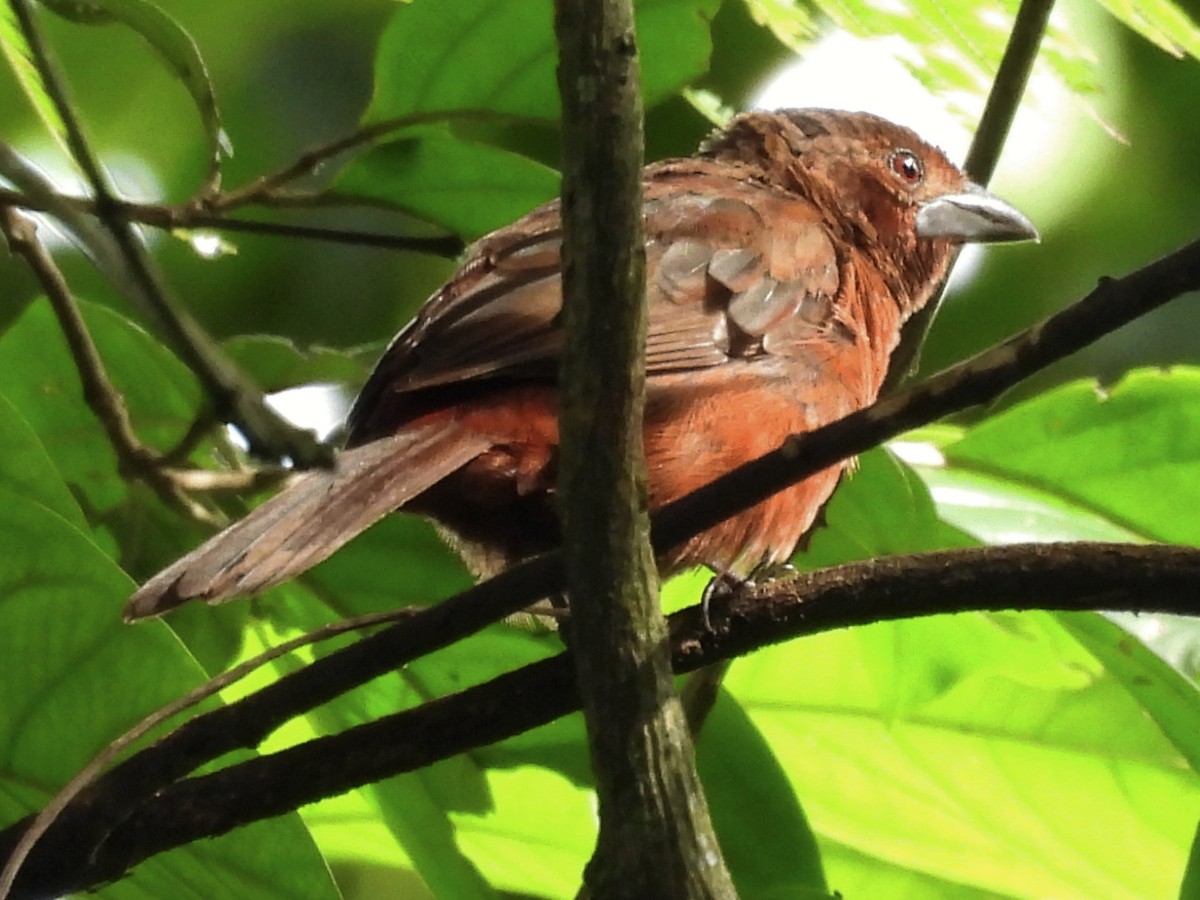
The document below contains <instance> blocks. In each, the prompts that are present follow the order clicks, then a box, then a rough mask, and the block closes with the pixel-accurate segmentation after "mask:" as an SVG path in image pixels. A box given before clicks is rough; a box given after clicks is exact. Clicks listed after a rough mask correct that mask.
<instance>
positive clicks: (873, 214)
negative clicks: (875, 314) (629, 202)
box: [701, 109, 1038, 302]
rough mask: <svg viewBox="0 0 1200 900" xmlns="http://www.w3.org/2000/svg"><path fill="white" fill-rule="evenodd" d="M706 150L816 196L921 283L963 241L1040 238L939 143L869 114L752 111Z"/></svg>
mask: <svg viewBox="0 0 1200 900" xmlns="http://www.w3.org/2000/svg"><path fill="white" fill-rule="evenodd" d="M701 154H702V155H703V156H706V157H709V158H712V159H717V160H722V161H725V162H730V163H734V164H737V165H740V166H742V167H744V168H745V169H746V170H747V171H748V172H749V173H751V174H752V175H754V176H755V177H759V178H761V179H763V180H765V181H768V182H770V183H772V184H775V185H777V186H779V187H782V188H784V189H785V190H788V191H791V192H794V193H797V194H800V195H801V196H804V197H806V198H807V199H809V200H811V201H812V202H813V203H814V204H815V205H816V206H817V207H818V208H819V209H820V211H821V213H822V216H823V218H824V219H825V222H826V225H827V227H828V228H829V229H830V232H831V233H832V234H834V235H837V236H838V237H840V238H842V239H843V240H844V241H846V242H847V244H848V245H849V246H853V247H856V248H858V249H859V250H861V251H862V252H863V253H865V254H866V255H868V256H869V257H872V258H873V260H874V261H875V263H876V266H877V267H878V268H879V269H880V271H881V272H882V273H883V274H884V275H885V277H886V276H889V275H892V276H894V277H900V271H901V270H903V271H904V272H905V273H906V274H910V275H915V276H918V278H919V280H920V281H922V282H924V281H928V280H929V279H930V278H931V277H932V278H934V279H937V278H940V276H941V274H943V273H944V270H945V266H946V265H947V264H948V262H949V259H950V256H951V248H952V246H953V245H955V244H963V243H992V242H1000V241H1023V240H1036V239H1037V236H1038V235H1037V230H1036V229H1035V228H1034V226H1033V224H1032V223H1031V222H1030V221H1029V219H1027V218H1026V217H1025V216H1024V215H1022V214H1021V213H1020V212H1019V211H1018V210H1017V209H1015V208H1014V207H1013V206H1011V205H1009V204H1008V203H1006V202H1005V201H1003V200H1001V199H1000V198H999V197H997V196H996V195H994V194H991V193H989V192H988V191H986V190H984V189H983V188H982V187H980V186H979V185H977V184H975V183H974V182H972V181H971V180H970V179H969V178H967V176H966V175H964V174H963V173H962V171H961V170H959V168H958V167H957V166H955V165H954V164H953V163H952V162H950V160H949V159H947V158H946V155H945V154H944V153H943V152H942V151H941V150H939V149H938V148H937V147H934V146H933V145H931V144H929V143H927V142H926V141H924V140H923V139H922V138H921V137H920V136H918V135H917V134H916V132H914V131H912V130H911V129H908V128H905V127H903V126H900V125H896V124H895V123H893V122H889V121H887V120H886V119H881V118H879V117H878V116H873V115H870V114H868V113H861V112H854V113H852V112H843V111H840V110H828V109H797V110H781V111H778V112H771V113H768V112H751V113H745V114H743V115H740V116H737V117H735V118H734V119H732V120H731V121H730V122H729V124H728V126H727V127H726V128H724V129H723V130H721V131H720V132H718V133H717V134H715V135H713V137H711V138H710V139H709V140H708V141H706V142H705V144H704V145H703V146H702V147H701ZM889 280H890V279H889ZM914 284H915V280H914ZM898 286H899V285H897V287H898ZM908 287H912V286H911V285H910V286H908ZM902 294H906V295H909V296H911V294H912V291H911V290H906V291H903V292H902ZM913 299H916V298H913ZM918 302H920V301H918Z"/></svg>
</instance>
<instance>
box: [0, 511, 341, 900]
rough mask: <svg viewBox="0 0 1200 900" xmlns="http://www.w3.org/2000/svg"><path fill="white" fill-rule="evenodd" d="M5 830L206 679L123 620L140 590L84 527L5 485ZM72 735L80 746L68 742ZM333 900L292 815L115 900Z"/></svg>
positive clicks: (168, 640)
mask: <svg viewBox="0 0 1200 900" xmlns="http://www.w3.org/2000/svg"><path fill="white" fill-rule="evenodd" d="M0 494H2V496H0V543H3V546H4V548H5V552H4V553H3V554H0V658H3V659H4V661H5V676H4V678H3V679H0V721H3V722H6V723H8V727H6V728H4V729H0V759H3V760H4V763H3V766H2V767H0V821H3V822H4V823H9V822H12V821H15V820H16V819H18V818H20V817H22V816H24V815H27V814H29V813H31V812H34V811H36V810H37V809H39V808H40V807H41V806H42V805H43V804H44V803H45V802H46V800H47V799H48V798H49V797H50V795H51V794H52V793H53V792H54V791H55V790H57V789H58V788H59V787H60V786H61V785H62V784H64V783H65V782H66V781H67V780H68V779H69V778H70V777H71V776H73V775H74V774H75V772H76V771H77V770H78V769H79V768H80V767H81V766H82V765H84V764H85V763H86V762H87V761H88V760H90V759H91V758H92V757H93V756H94V755H95V754H96V753H97V752H98V751H100V750H101V749H102V748H104V747H105V746H106V745H107V744H108V743H109V742H110V741H111V740H113V739H114V738H116V737H117V736H118V735H120V734H121V733H123V732H124V731H125V730H126V729H128V728H129V727H130V726H131V725H133V724H134V723H135V722H137V721H139V720H140V719H141V718H142V717H143V716H145V715H146V714H147V713H149V712H151V711H152V710H154V709H157V708H158V707H159V706H161V705H163V704H165V703H167V702H169V701H171V700H173V699H175V698H176V697H177V696H179V695H181V694H183V693H184V692H186V691H187V690H189V689H191V688H192V687H194V686H195V685H196V684H197V683H199V682H200V681H201V680H202V679H203V672H202V671H201V670H200V668H199V667H198V666H197V665H196V663H195V661H194V660H192V659H191V658H190V657H189V656H188V655H187V653H186V652H185V651H184V650H183V648H182V646H181V645H180V644H179V642H178V641H177V640H176V639H175V637H174V636H173V635H172V634H171V632H170V630H169V629H168V628H167V627H166V626H165V625H163V624H161V623H158V622H150V623H146V624H145V625H140V626H138V627H130V626H127V625H124V624H122V622H121V617H120V608H121V604H122V603H123V602H124V600H125V598H126V597H127V596H128V594H129V592H130V590H131V589H132V583H131V582H130V580H129V578H128V577H127V576H126V575H124V574H123V573H122V572H121V571H120V570H119V569H118V568H117V567H116V566H115V565H114V564H113V562H112V561H111V560H109V559H108V558H107V556H106V555H105V554H104V553H103V552H102V551H101V550H100V549H99V548H98V547H96V545H95V544H94V543H92V542H91V541H90V540H89V539H88V538H87V537H86V536H85V535H84V534H83V533H81V532H80V531H79V530H78V529H77V528H76V526H75V525H73V524H72V523H71V522H69V521H67V520H66V519H64V518H62V517H60V516H58V515H57V514H56V513H54V512H52V511H50V510H49V509H47V508H46V507H44V506H42V505H40V504H38V503H36V502H34V501H33V500H31V499H29V498H28V497H26V496H21V495H19V494H15V493H11V492H9V491H8V490H6V489H3V488H0ZM64 736H69V740H64ZM185 895H186V896H204V897H212V898H224V897H228V898H231V900H232V898H239V897H246V896H251V895H252V896H255V897H277V898H280V900H283V898H302V897H303V898H332V897H334V896H336V893H335V891H334V888H333V886H332V884H331V882H330V880H329V876H328V872H327V870H326V868H325V864H324V862H323V860H322V859H321V858H320V856H319V855H318V854H317V853H315V852H314V848H313V846H312V844H311V842H310V841H309V839H308V837H307V835H306V833H305V832H304V830H303V828H302V827H301V826H300V823H299V820H298V819H297V818H296V817H295V816H288V817H283V818H280V819H277V820H273V821H272V822H268V823H259V824H257V825H254V826H251V827H249V828H246V829H241V830H239V831H238V832H237V834H236V835H231V836H226V837H222V838H217V839H214V840H211V841H202V842H198V843H196V844H194V845H190V846H188V847H184V848H180V849H178V850H174V851H171V852H169V853H165V854H163V855H161V856H157V857H154V858H153V859H151V860H148V861H147V862H145V863H143V864H141V865H139V866H138V867H137V868H135V869H134V870H133V872H132V873H131V874H130V875H129V876H127V877H126V878H124V879H122V880H121V881H119V882H117V883H116V884H114V885H112V886H110V887H108V888H106V889H105V890H104V892H103V896H105V897H112V898H126V897H128V898H133V897H147V896H151V897H165V896H185Z"/></svg>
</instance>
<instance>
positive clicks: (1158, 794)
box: [727, 614, 1200, 900]
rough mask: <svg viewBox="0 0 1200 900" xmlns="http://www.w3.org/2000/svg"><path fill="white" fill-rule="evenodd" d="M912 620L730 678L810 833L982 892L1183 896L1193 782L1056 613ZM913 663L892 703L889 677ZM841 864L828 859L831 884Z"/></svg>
mask: <svg viewBox="0 0 1200 900" xmlns="http://www.w3.org/2000/svg"><path fill="white" fill-rule="evenodd" d="M919 626H920V627H919V631H918V630H917V628H916V626H915V625H914V627H913V630H912V632H911V636H912V638H913V639H911V640H909V639H903V640H897V639H896V637H895V635H896V634H897V629H896V625H895V623H885V624H881V625H873V626H869V627H866V628H858V629H851V630H847V631H840V632H834V633H829V634H822V635H817V636H815V637H811V638H805V639H804V640H801V641H795V642H792V643H791V644H788V645H784V646H781V647H775V648H769V649H767V650H765V651H761V652H759V653H756V654H754V655H753V656H751V657H746V658H744V659H741V660H739V661H738V663H737V664H736V665H735V666H734V667H733V669H732V671H731V673H730V676H729V679H728V681H727V686H728V688H729V690H730V692H731V693H732V694H733V695H734V696H735V697H736V698H737V700H738V702H739V703H740V704H741V705H742V707H743V708H744V709H745V710H746V711H747V712H748V713H749V715H750V717H751V718H752V720H753V721H754V723H755V725H756V726H757V727H758V728H759V729H760V731H761V732H762V733H763V735H764V736H765V737H766V739H767V740H768V742H769V743H770V745H771V747H772V749H773V750H774V752H775V754H776V755H777V757H778V758H779V761H780V764H781V766H782V768H783V770H784V771H785V772H786V773H787V775H788V778H789V780H790V781H791V784H792V787H793V790H794V791H795V792H796V795H797V796H798V797H800V798H801V799H802V801H803V803H804V808H805V811H806V812H807V814H808V816H809V818H810V821H811V822H812V824H813V827H814V828H815V829H816V830H817V832H818V835H820V836H821V837H822V838H823V839H824V840H830V841H833V842H836V843H837V844H839V845H841V846H843V847H846V848H849V849H851V850H853V851H855V852H856V853H858V854H863V855H865V856H868V857H872V858H875V859H878V860H881V861H883V862H885V863H887V864H889V865H891V866H896V867H901V868H907V869H912V870H915V871H917V872H920V873H923V874H925V875H928V876H931V877H932V878H935V879H940V880H943V881H946V882H952V883H959V884H963V885H967V886H969V887H971V888H974V889H976V890H978V891H982V892H991V893H995V894H1003V895H1013V896H1047V897H1048V896H1088V897H1105V898H1131V900H1132V898H1142V897H1150V896H1167V895H1168V894H1169V893H1171V892H1173V891H1174V889H1175V885H1176V883H1177V882H1176V878H1177V873H1178V872H1179V871H1180V869H1181V867H1182V861H1183V858H1184V856H1185V854H1186V851H1187V843H1188V840H1189V839H1190V837H1191V833H1192V829H1193V827H1194V826H1195V809H1196V804H1197V802H1200V780H1198V779H1197V778H1196V776H1195V774H1194V773H1192V772H1190V771H1189V770H1187V769H1186V768H1184V767H1182V766H1181V765H1180V759H1179V756H1178V753H1177V751H1176V749H1175V748H1174V747H1173V746H1172V745H1171V744H1170V743H1169V742H1168V741H1166V740H1165V739H1164V738H1163V735H1162V733H1161V732H1160V731H1159V729H1158V728H1157V727H1156V725H1155V724H1154V723H1153V722H1152V721H1150V720H1149V719H1148V718H1147V716H1146V713H1145V711H1144V709H1143V708H1142V706H1141V705H1140V704H1139V703H1138V702H1136V701H1135V700H1134V699H1133V698H1132V697H1131V696H1130V695H1129V694H1128V693H1127V692H1126V691H1125V689H1124V686H1123V685H1121V684H1120V683H1119V682H1118V681H1117V679H1115V678H1114V677H1112V675H1111V674H1109V673H1107V672H1106V671H1105V670H1104V668H1102V667H1101V666H1100V665H1098V664H1097V663H1096V662H1095V660H1093V659H1092V658H1091V657H1090V656H1089V655H1088V654H1086V653H1084V652H1083V651H1082V650H1081V649H1080V648H1079V647H1078V645H1075V644H1074V641H1072V640H1071V638H1070V637H1069V635H1067V633H1066V632H1064V631H1063V629H1062V628H1061V627H1060V626H1059V625H1058V624H1057V622H1056V621H1055V619H1054V618H1053V617H1051V616H1049V615H1029V614H1025V615H1021V616H1008V617H995V616H984V615H974V614H973V615H959V616H944V617H938V618H933V619H925V620H922V621H921V622H920V623H919ZM1006 644H1007V645H1008V646H1009V647H1011V648H1013V649H1014V652H1009V653H1004V652H1002V651H1003V649H1004V647H1005V645H1006ZM976 648H979V653H978V656H979V657H980V659H978V660H977V659H976V656H977V654H976V653H975V650H976ZM914 671H915V672H917V673H920V677H921V679H922V684H921V685H920V689H917V688H911V689H909V691H908V694H909V697H910V700H909V703H908V704H907V705H906V707H905V708H904V709H903V710H902V715H897V714H896V711H895V704H894V701H893V698H892V694H893V692H894V688H893V686H892V685H893V682H895V681H897V680H903V679H911V678H913V676H912V674H910V673H912V672H914ZM1113 834H1120V835H1122V846H1127V847H1136V848H1137V852H1136V853H1113V852H1112V847H1113V845H1112V843H1111V835H1113ZM844 863H851V864H852V863H853V860H852V859H847V858H846V857H845V856H844V855H843V856H838V855H834V856H827V857H826V859H825V864H826V873H827V877H828V880H829V884H830V886H831V887H833V888H839V887H841V885H842V881H843V871H842V870H841V868H840V866H841V865H842V864H844ZM852 877H853V874H852V873H851V872H847V873H846V878H847V880H849V879H851V878H852ZM964 894H965V892H964ZM965 895H967V896H970V894H965ZM884 896H890V895H888V894H884Z"/></svg>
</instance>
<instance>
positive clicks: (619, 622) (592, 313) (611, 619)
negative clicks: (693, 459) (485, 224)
mask: <svg viewBox="0 0 1200 900" xmlns="http://www.w3.org/2000/svg"><path fill="white" fill-rule="evenodd" d="M555 30H556V32H557V35H558V42H559V68H558V83H559V92H560V93H561V95H562V102H563V155H564V167H563V232H564V240H563V258H564V266H563V291H564V304H563V306H564V319H565V328H566V335H567V337H566V341H567V345H566V351H565V353H564V354H563V367H562V392H563V393H562V399H561V406H562V409H561V413H560V421H561V430H562V437H561V460H560V468H559V482H558V483H559V488H560V490H561V492H562V495H563V498H564V501H563V502H564V507H563V522H564V540H565V554H566V556H565V561H566V570H567V585H568V590H569V593H570V598H571V620H570V626H569V627H570V636H571V637H572V639H573V644H574V648H575V651H576V654H575V656H576V661H577V666H576V671H577V674H578V679H579V688H580V692H581V694H582V698H583V708H584V715H585V718H586V720H587V727H588V739H589V744H590V747H591V754H592V765H593V768H594V769H595V773H596V785H597V794H598V798H599V807H600V836H599V839H598V842H597V846H596V851H595V855H594V856H593V858H592V860H591V862H590V863H589V864H588V867H587V872H586V875H585V881H586V886H587V889H588V890H589V891H590V892H591V893H592V895H593V896H596V897H604V898H610V897H628V898H646V897H659V898H674V897H679V898H700V897H732V896H734V892H733V887H732V884H731V882H730V881H729V875H728V873H727V872H726V871H725V866H724V863H723V861H722V859H721V855H720V851H719V849H718V847H717V844H716V838H715V835H714V833H713V830H712V824H711V822H710V821H709V816H708V809H707V806H706V804H705V801H704V796H703V792H702V791H701V788H700V781H699V778H698V776H697V774H696V769H695V762H694V758H693V748H692V742H691V738H690V736H689V734H688V729H687V724H686V722H685V721H684V717H683V712H682V709H681V707H680V705H679V699H678V697H677V696H676V695H675V691H674V687H673V685H672V683H671V668H670V658H669V644H668V640H667V632H666V625H665V622H664V621H663V617H662V613H661V611H660V609H659V602H658V590H657V574H656V571H655V563H654V556H653V553H652V552H651V549H650V543H649V531H650V528H649V517H648V513H647V501H646V484H645V465H644V460H643V459H642V412H643V405H644V387H645V377H646V372H645V359H644V345H645V341H646V303H645V262H646V261H645V250H644V242H643V229H642V212H641V168H642V109H641V97H640V85H639V74H638V64H637V45H636V40H635V36H634V24H633V9H632V3H631V2H630V0H557V2H556V3H555Z"/></svg>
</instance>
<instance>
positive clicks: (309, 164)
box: [196, 109, 518, 212]
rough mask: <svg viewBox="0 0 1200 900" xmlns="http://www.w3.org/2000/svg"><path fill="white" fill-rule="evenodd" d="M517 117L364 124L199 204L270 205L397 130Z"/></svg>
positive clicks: (470, 114) (469, 115) (436, 116)
mask: <svg viewBox="0 0 1200 900" xmlns="http://www.w3.org/2000/svg"><path fill="white" fill-rule="evenodd" d="M516 118H518V117H515V116H511V115H506V114H504V113H497V112H494V111H492V110H486V109H451V110H428V111H424V112H418V113H411V114H409V115H406V116H399V117H397V118H394V119H388V120H386V121H383V122H375V123H373V124H370V125H364V126H363V127H362V128H359V129H358V130H357V131H354V132H351V133H350V134H348V135H344V136H342V137H340V138H337V139H336V140H333V141H330V142H329V143H327V144H323V145H321V146H319V147H314V148H312V149H311V150H308V151H306V152H304V153H302V154H301V155H300V156H298V157H297V158H296V159H295V160H293V161H292V162H290V163H288V164H287V165H285V166H283V167H282V168H281V169H278V170H277V171H275V172H270V173H268V174H266V175H262V176H260V177H258V178H255V179H254V180H253V181H250V182H248V183H247V184H244V185H242V186H241V187H239V188H234V189H232V190H228V191H221V192H219V193H215V194H211V195H209V196H205V197H201V198H198V200H197V201H196V203H197V204H199V205H200V206H202V207H203V208H204V209H207V210H208V211H210V212H228V211H230V210H232V209H237V208H239V207H243V206H249V205H252V204H268V205H269V204H270V202H271V200H272V199H273V198H274V197H276V196H277V195H278V193H279V192H280V191H281V190H283V189H285V188H286V187H287V186H288V185H290V184H292V183H293V182H295V181H298V180H300V179H301V178H306V177H308V176H310V175H312V174H314V173H315V172H316V171H317V170H318V169H319V168H320V167H321V166H323V165H324V164H325V163H327V162H329V161H330V160H332V159H336V158H337V157H339V156H341V155H342V154H344V153H350V152H351V151H354V150H358V149H359V148H361V147H365V146H367V145H368V144H373V143H374V142H375V141H378V140H379V139H380V138H383V137H385V136H387V135H389V134H392V133H393V132H396V131H402V130H403V129H405V128H415V127H418V126H421V125H430V124H437V123H442V122H453V121H461V122H470V121H503V120H506V119H508V120H512V119H516Z"/></svg>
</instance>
